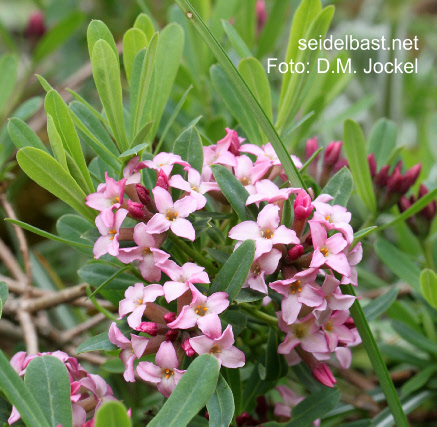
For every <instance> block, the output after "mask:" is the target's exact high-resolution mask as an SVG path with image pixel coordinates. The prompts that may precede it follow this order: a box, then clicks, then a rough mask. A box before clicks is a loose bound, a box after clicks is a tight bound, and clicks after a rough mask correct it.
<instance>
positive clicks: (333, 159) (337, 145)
mask: <svg viewBox="0 0 437 427" xmlns="http://www.w3.org/2000/svg"><path fill="white" fill-rule="evenodd" d="M342 146H343V143H342V142H341V141H337V142H331V143H330V144H328V146H327V147H326V149H325V156H324V159H323V162H324V164H325V165H327V166H334V165H335V164H336V163H337V162H338V160H339V159H340V152H341V147H342Z"/></svg>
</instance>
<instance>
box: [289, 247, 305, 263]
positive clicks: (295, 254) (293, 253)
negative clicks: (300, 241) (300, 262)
mask: <svg viewBox="0 0 437 427" xmlns="http://www.w3.org/2000/svg"><path fill="white" fill-rule="evenodd" d="M304 252H305V249H304V247H303V246H302V245H296V246H293V247H292V248H291V249H290V250H289V251H288V258H290V261H291V262H293V261H296V260H297V259H299V258H300V257H301V256H302V255H303V254H304Z"/></svg>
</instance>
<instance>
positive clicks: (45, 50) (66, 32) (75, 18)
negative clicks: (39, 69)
mask: <svg viewBox="0 0 437 427" xmlns="http://www.w3.org/2000/svg"><path fill="white" fill-rule="evenodd" d="M84 17H85V14H84V13H83V12H80V11H75V12H72V13H70V14H69V15H68V16H67V17H66V18H64V19H62V20H61V21H59V22H58V23H57V24H56V25H55V26H54V27H53V28H52V29H51V30H50V31H49V32H47V33H46V34H45V35H44V36H43V37H42V38H41V40H40V41H39V42H38V44H37V45H36V47H35V51H34V53H33V61H34V62H35V64H37V63H38V62H40V61H42V60H43V59H44V58H45V57H47V56H48V55H50V54H51V53H52V52H54V51H55V50H56V49H58V48H59V47H60V46H62V45H63V44H64V43H65V42H66V41H67V40H68V39H69V38H70V37H71V36H72V34H73V33H74V32H75V31H76V30H77V29H78V28H79V26H80V25H81V24H82V21H83V19H84Z"/></svg>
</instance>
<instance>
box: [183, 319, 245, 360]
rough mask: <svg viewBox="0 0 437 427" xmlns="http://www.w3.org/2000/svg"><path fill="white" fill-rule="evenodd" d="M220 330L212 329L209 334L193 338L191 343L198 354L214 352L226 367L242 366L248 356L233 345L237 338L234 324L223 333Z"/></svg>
mask: <svg viewBox="0 0 437 427" xmlns="http://www.w3.org/2000/svg"><path fill="white" fill-rule="evenodd" d="M220 332H221V331H220V329H215V330H212V329H211V330H209V331H208V334H207V335H201V336H198V337H194V338H191V339H190V345H191V347H192V348H193V349H194V351H195V352H196V353H197V354H204V353H209V354H212V355H213V356H214V357H216V358H217V359H218V361H219V363H220V364H221V365H223V366H225V367H226V368H241V367H242V366H244V364H245V362H246V357H245V356H244V353H243V352H242V351H241V350H238V348H237V347H235V346H233V344H234V342H235V340H234V334H233V332H232V326H231V325H228V326H227V328H226V329H225V331H224V332H223V333H222V334H221V335H220Z"/></svg>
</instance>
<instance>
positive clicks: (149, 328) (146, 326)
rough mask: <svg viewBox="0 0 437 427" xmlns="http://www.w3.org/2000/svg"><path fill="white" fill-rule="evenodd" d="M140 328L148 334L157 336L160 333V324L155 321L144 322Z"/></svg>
mask: <svg viewBox="0 0 437 427" xmlns="http://www.w3.org/2000/svg"><path fill="white" fill-rule="evenodd" d="M138 330H139V331H141V332H145V333H146V334H149V335H151V336H152V337H156V335H158V325H157V324H156V323H155V322H142V323H141V324H140V326H139V327H138Z"/></svg>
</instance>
